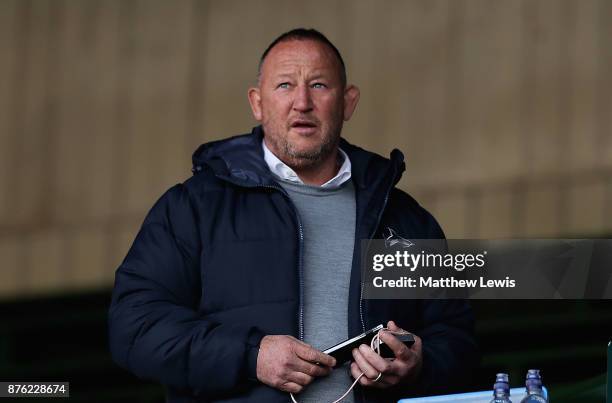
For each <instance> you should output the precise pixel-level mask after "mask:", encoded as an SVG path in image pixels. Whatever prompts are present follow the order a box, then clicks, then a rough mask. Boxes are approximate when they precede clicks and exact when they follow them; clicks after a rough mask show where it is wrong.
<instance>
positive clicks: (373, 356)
mask: <svg viewBox="0 0 612 403" xmlns="http://www.w3.org/2000/svg"><path fill="white" fill-rule="evenodd" d="M359 352H360V353H361V355H363V357H364V358H365V359H366V360H367V361H368V364H370V365H371V366H373V367H374V369H375V370H376V375H377V376H378V373H379V372H382V373H385V372H387V371H388V370H389V365H390V363H389V361H388V360H386V359H384V358H382V357H381V356H380V355H378V353H376V351H374V350H372V348H371V347H370V346H366V345H365V344H362V345H361V346H359ZM369 378H371V377H370V376H369Z"/></svg>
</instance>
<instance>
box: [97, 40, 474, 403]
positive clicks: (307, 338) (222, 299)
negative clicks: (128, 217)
mask: <svg viewBox="0 0 612 403" xmlns="http://www.w3.org/2000/svg"><path fill="white" fill-rule="evenodd" d="M248 98H249V102H250V105H251V108H252V111H253V115H254V117H255V119H256V120H257V121H259V122H260V123H261V126H259V127H256V128H255V129H254V130H253V132H252V133H251V134H248V135H242V136H236V137H233V138H230V139H227V140H221V141H216V142H212V143H208V144H204V145H202V146H200V148H198V150H196V152H195V153H194V156H193V162H194V169H193V171H194V173H195V175H194V176H193V177H192V178H190V179H189V180H187V181H186V182H184V183H183V184H180V185H176V186H175V187H173V188H171V189H170V190H169V191H168V192H167V193H166V194H164V195H163V196H162V198H161V199H160V200H159V201H158V202H157V203H156V204H155V206H154V207H153V209H152V210H151V212H150V213H149V215H148V216H147V218H146V219H145V222H144V224H143V226H142V229H141V230H140V232H139V234H138V236H137V238H136V240H135V241H134V244H133V246H132V248H131V249H130V251H129V253H128V255H127V257H126V258H125V260H124V262H123V263H122V264H121V266H120V267H119V269H118V270H117V273H116V281H115V289H114V292H113V299H112V305H111V308H110V317H109V325H110V346H111V352H112V354H113V358H114V359H115V361H116V362H117V363H119V364H120V365H121V366H123V367H124V368H127V369H128V370H130V371H132V372H133V373H134V374H136V375H137V376H139V377H142V378H147V379H154V380H157V381H159V382H161V383H162V384H164V385H165V386H166V388H167V394H168V401H169V402H197V401H202V402H213V401H223V402H287V401H288V400H289V396H288V394H287V392H291V393H294V394H295V395H296V398H297V400H298V401H300V402H332V401H333V400H335V399H336V398H337V397H339V396H340V395H342V394H343V393H344V391H346V390H347V389H348V388H349V387H350V385H351V383H352V381H353V380H354V379H355V378H359V377H360V375H361V374H362V373H363V374H364V375H363V376H361V377H360V378H359V384H360V385H359V386H358V387H357V388H356V389H355V390H354V392H353V393H351V394H349V396H347V399H346V400H345V401H356V402H379V401H380V402H389V401H396V400H397V399H398V398H401V397H405V396H408V395H413V394H424V393H441V392H443V391H446V390H448V389H449V388H452V387H456V386H458V385H460V383H461V382H462V380H463V379H464V376H465V375H466V374H467V373H469V369H470V368H471V366H472V365H473V362H474V356H475V354H474V351H475V345H474V341H473V338H472V335H471V328H472V324H473V319H472V315H471V311H470V309H469V307H468V306H467V305H466V304H465V303H464V302H462V301H412V300H407V301H403V300H401V301H400V300H364V299H363V298H361V282H360V281H361V279H360V262H359V256H360V250H359V249H360V247H359V245H360V240H362V239H369V238H382V235H381V234H382V232H383V231H384V230H385V229H386V228H392V229H393V231H395V232H396V233H397V234H398V235H400V236H402V237H407V238H443V237H444V234H443V233H442V230H441V229H440V227H439V226H438V224H437V223H436V221H435V220H434V218H433V217H432V216H431V215H430V214H429V213H427V212H426V211H425V210H424V209H423V208H421V207H420V206H419V205H418V203H416V202H415V201H414V200H413V199H412V198H411V197H410V196H408V195H407V194H405V193H403V192H402V191H400V190H398V189H396V188H395V184H396V183H397V182H398V181H399V179H400V175H401V172H402V171H403V169H404V164H403V156H402V155H401V153H400V152H398V151H394V152H393V153H392V154H391V159H390V160H388V159H385V158H383V157H381V156H378V155H376V154H373V153H370V152H367V151H365V150H362V149H360V148H358V147H355V146H353V145H350V144H349V143H347V142H346V141H344V140H343V139H341V138H340V133H341V130H342V123H343V121H345V120H349V119H350V117H351V115H352V113H353V111H354V110H355V107H356V105H357V102H358V100H359V90H358V88H357V87H355V86H353V85H347V82H346V72H345V67H344V62H343V61H342V58H341V56H340V53H339V52H338V50H337V49H336V48H335V47H334V45H333V44H331V43H330V42H329V41H328V40H327V38H325V37H324V36H323V35H322V34H321V33H319V32H317V31H314V30H305V29H297V30H293V31H290V32H288V33H286V34H283V35H281V36H280V37H279V38H277V39H276V40H275V41H274V42H273V43H272V44H271V45H270V46H269V47H268V49H267V50H266V51H265V52H264V54H263V56H262V58H261V61H260V67H259V77H258V85H257V86H256V87H254V88H251V89H250V90H249V92H248ZM373 135H375V133H373ZM379 323H384V324H385V325H387V326H388V328H389V329H390V330H394V331H398V332H401V331H402V328H403V329H406V330H408V331H410V332H413V333H414V334H415V339H416V343H415V344H414V345H413V346H412V347H411V348H407V347H406V346H404V345H403V344H402V343H400V342H399V341H398V340H397V339H395V337H394V336H393V335H392V334H390V333H383V334H382V335H381V338H382V340H383V341H384V342H385V343H387V344H388V345H389V346H390V347H391V348H392V350H393V351H394V353H395V358H394V359H383V358H381V357H380V356H378V355H377V354H376V353H375V352H374V351H373V350H372V349H371V348H370V347H369V346H365V345H363V346H361V347H360V348H358V349H355V350H354V351H353V359H354V360H353V362H352V363H350V364H349V365H345V366H344V367H342V366H340V367H339V368H336V369H333V370H332V367H333V366H334V365H335V360H334V359H333V358H332V357H330V356H328V355H326V354H323V353H322V352H321V350H323V349H325V348H326V347H329V346H332V345H334V344H336V343H338V342H340V341H343V340H345V339H347V338H348V337H353V336H355V335H357V334H359V333H362V332H363V331H364V330H366V329H369V328H371V327H374V326H375V325H377V324H379Z"/></svg>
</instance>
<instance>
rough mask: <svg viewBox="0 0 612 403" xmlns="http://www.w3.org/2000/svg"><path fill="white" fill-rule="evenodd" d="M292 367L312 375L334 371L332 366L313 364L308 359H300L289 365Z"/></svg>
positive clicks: (327, 373)
mask: <svg viewBox="0 0 612 403" xmlns="http://www.w3.org/2000/svg"><path fill="white" fill-rule="evenodd" d="M289 367H290V368H291V369H293V370H294V371H297V372H302V373H304V374H306V375H310V376H326V375H329V373H330V372H331V371H332V368H330V367H324V366H321V365H316V364H312V363H310V362H308V361H304V360H301V359H298V361H297V362H295V363H292V364H290V365H289Z"/></svg>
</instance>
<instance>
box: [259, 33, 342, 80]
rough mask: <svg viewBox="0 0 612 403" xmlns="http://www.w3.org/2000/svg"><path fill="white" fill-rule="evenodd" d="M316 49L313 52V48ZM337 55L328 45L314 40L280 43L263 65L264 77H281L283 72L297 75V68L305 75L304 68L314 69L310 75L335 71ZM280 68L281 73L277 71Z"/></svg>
mask: <svg viewBox="0 0 612 403" xmlns="http://www.w3.org/2000/svg"><path fill="white" fill-rule="evenodd" d="M313 49H314V50H316V51H315V52H312V50H313ZM337 64H338V61H337V60H336V58H335V56H334V55H333V54H331V51H330V50H329V49H327V47H325V46H323V45H320V44H318V43H313V42H309V41H306V42H302V41H291V42H287V43H280V44H278V45H277V47H275V48H273V49H272V50H271V51H270V54H268V57H266V60H265V61H264V64H263V66H262V78H264V77H265V76H267V75H268V76H271V77H279V76H280V75H282V74H285V75H295V73H296V70H299V74H302V75H303V70H304V69H308V70H312V72H311V74H310V75H314V74H315V73H316V72H318V73H321V75H322V76H325V74H324V73H331V74H333V72H335V70H336V69H337V68H339V66H337ZM278 70H280V72H279V73H277V71H278Z"/></svg>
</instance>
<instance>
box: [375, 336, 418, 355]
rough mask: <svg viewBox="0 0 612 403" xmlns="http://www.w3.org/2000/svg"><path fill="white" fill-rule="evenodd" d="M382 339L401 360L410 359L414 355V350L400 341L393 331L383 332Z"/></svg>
mask: <svg viewBox="0 0 612 403" xmlns="http://www.w3.org/2000/svg"><path fill="white" fill-rule="evenodd" d="M380 339H381V340H382V341H384V342H385V344H386V345H387V346H389V348H390V349H391V351H393V354H394V355H395V357H397V358H399V359H401V360H405V361H406V360H409V359H410V358H411V356H412V354H413V353H412V352H411V351H410V349H409V348H408V346H406V345H405V344H404V343H402V342H401V341H399V339H398V338H397V337H395V336H394V335H393V334H392V333H389V332H381V334H380Z"/></svg>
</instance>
